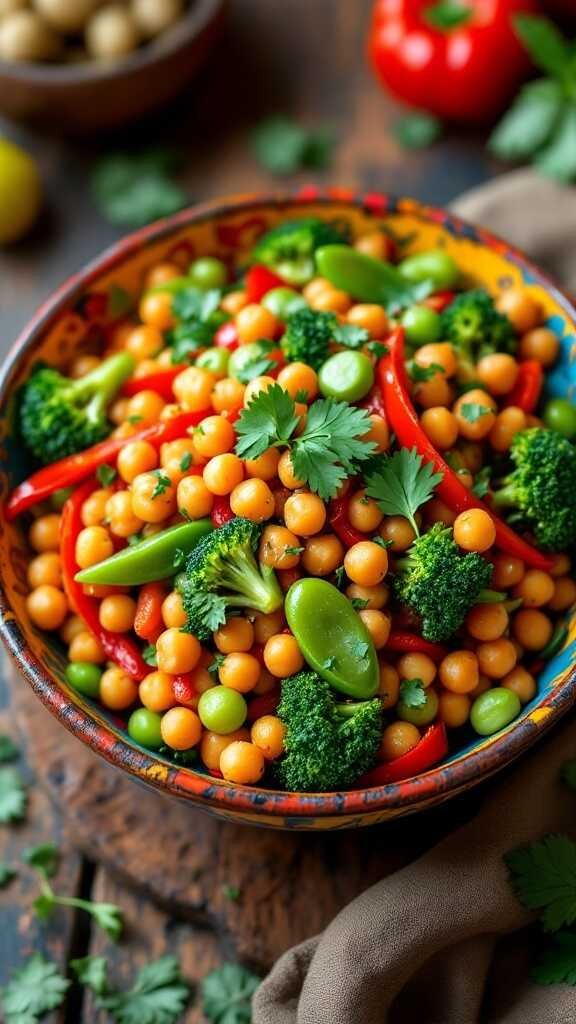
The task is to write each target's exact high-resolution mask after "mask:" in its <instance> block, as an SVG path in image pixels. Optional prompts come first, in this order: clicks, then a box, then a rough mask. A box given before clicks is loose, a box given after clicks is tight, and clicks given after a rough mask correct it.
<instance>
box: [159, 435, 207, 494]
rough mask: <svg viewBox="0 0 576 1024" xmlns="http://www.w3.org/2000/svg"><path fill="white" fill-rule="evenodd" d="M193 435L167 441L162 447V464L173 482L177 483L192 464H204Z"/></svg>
mask: <svg viewBox="0 0 576 1024" xmlns="http://www.w3.org/2000/svg"><path fill="white" fill-rule="evenodd" d="M205 461H206V460H205V459H203V458H201V457H200V455H199V454H198V451H197V449H196V445H195V443H194V440H193V439H192V438H191V437H181V438H179V439H178V441H167V442H166V443H165V444H163V445H162V447H161V448H160V465H161V466H162V469H165V470H166V476H169V477H170V479H171V481H172V483H173V484H177V483H179V482H180V480H182V479H183V478H184V477H185V476H186V474H187V473H188V472H189V471H190V468H191V467H192V466H200V465H204V463H205Z"/></svg>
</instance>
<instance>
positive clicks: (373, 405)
mask: <svg viewBox="0 0 576 1024" xmlns="http://www.w3.org/2000/svg"><path fill="white" fill-rule="evenodd" d="M360 406H361V408H362V409H366V412H369V413H370V415H371V416H381V417H382V419H386V411H385V409H384V399H383V398H382V392H381V390H380V388H379V387H378V386H377V385H374V387H373V388H372V390H371V391H369V392H368V395H367V396H366V398H365V399H364V401H363V402H360Z"/></svg>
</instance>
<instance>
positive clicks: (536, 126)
mask: <svg viewBox="0 0 576 1024" xmlns="http://www.w3.org/2000/svg"><path fill="white" fill-rule="evenodd" d="M562 105H563V104H562V89H561V87H560V85H559V84H558V82H553V81H550V80H548V79H544V78H541V79H538V81H536V82H529V83H528V85H525V86H524V88H523V89H522V90H521V91H520V93H519V94H518V96H517V98H516V100H515V101H514V103H513V105H512V107H511V108H510V110H509V111H508V112H507V113H506V114H505V115H504V117H503V118H502V120H501V121H500V123H499V124H498V125H497V126H496V128H495V129H494V131H493V132H492V135H491V136H490V138H489V140H488V148H489V149H490V150H491V152H492V153H494V155H495V156H497V157H499V158H500V159H501V160H523V159H525V158H527V157H530V156H532V154H533V153H535V152H536V151H537V150H539V149H540V147H541V146H543V145H544V144H545V143H546V142H547V140H548V139H549V138H550V137H551V135H552V132H553V129H554V127H555V125H556V123H557V120H558V117H559V114H560V111H561V110H562Z"/></svg>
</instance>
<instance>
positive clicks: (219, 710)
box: [198, 686, 248, 736]
mask: <svg viewBox="0 0 576 1024" xmlns="http://www.w3.org/2000/svg"><path fill="white" fill-rule="evenodd" d="M247 713H248V709H247V707H246V701H245V700H244V697H243V696H242V694H241V693H238V691H237V690H231V689H230V687H229V686H213V687H211V689H209V690H205V691H204V693H203V694H202V696H201V697H200V700H199V701H198V715H199V716H200V721H201V722H202V725H203V726H204V727H205V728H206V729H210V731H211V732H217V733H219V735H221V736H227V735H228V733H229V732H235V731H236V729H239V728H240V726H241V725H244V722H245V721H246V715H247Z"/></svg>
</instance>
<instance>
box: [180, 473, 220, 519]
mask: <svg viewBox="0 0 576 1024" xmlns="http://www.w3.org/2000/svg"><path fill="white" fill-rule="evenodd" d="M176 502H177V505H178V509H179V511H180V514H181V515H186V516H187V517H188V519H203V518H204V517H205V516H209V515H210V513H211V511H212V506H213V505H214V495H213V494H212V493H211V492H210V491H209V490H208V488H207V487H206V484H205V483H204V480H203V479H202V477H201V476H185V477H184V479H183V480H181V481H180V483H179V484H178V489H177V491H176Z"/></svg>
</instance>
